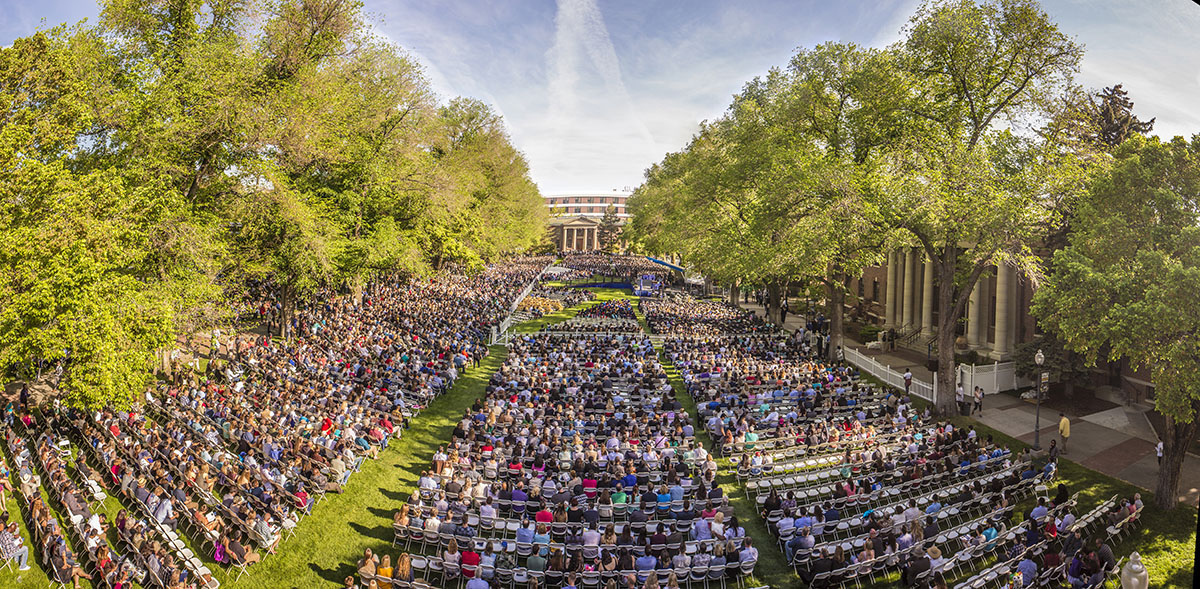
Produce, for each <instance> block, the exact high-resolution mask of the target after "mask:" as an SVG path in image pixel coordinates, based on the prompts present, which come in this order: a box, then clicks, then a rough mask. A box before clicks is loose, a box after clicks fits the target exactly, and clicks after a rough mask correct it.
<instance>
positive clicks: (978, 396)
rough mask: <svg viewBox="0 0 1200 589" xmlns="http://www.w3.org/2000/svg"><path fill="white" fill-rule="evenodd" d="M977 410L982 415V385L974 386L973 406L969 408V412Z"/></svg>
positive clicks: (973, 412)
mask: <svg viewBox="0 0 1200 589" xmlns="http://www.w3.org/2000/svg"><path fill="white" fill-rule="evenodd" d="M977 411H978V412H979V414H980V415H983V387H975V406H974V407H972V408H971V414H972V415H974V414H975V412H977Z"/></svg>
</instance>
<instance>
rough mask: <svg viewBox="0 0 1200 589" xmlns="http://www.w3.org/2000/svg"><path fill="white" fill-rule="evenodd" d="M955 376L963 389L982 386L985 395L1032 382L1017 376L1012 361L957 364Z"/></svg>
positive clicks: (967, 389) (1013, 389)
mask: <svg viewBox="0 0 1200 589" xmlns="http://www.w3.org/2000/svg"><path fill="white" fill-rule="evenodd" d="M956 376H957V379H956V380H957V381H958V383H959V384H961V385H962V387H963V390H964V391H968V392H969V391H973V390H975V387H977V386H978V387H983V392H984V394H987V395H991V394H994V393H1001V392H1004V391H1015V390H1017V389H1020V388H1022V387H1027V386H1031V385H1032V384H1033V382H1032V381H1029V380H1028V379H1024V378H1021V377H1019V376H1017V365H1016V364H1015V363H1013V362H995V363H992V364H959V365H958V373H957V375H956Z"/></svg>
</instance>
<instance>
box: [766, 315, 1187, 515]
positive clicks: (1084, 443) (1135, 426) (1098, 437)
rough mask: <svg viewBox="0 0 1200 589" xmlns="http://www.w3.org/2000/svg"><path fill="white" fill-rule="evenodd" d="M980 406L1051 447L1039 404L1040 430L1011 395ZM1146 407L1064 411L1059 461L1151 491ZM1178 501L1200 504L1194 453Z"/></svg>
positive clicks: (1005, 429) (1025, 405)
mask: <svg viewBox="0 0 1200 589" xmlns="http://www.w3.org/2000/svg"><path fill="white" fill-rule="evenodd" d="M742 308H744V309H746V310H749V311H754V312H755V313H756V314H758V315H764V316H765V309H763V307H762V305H758V304H756V303H753V302H751V303H748V304H743V305H742ZM804 324H805V318H804V316H803V315H792V314H789V315H788V317H787V320H786V321H785V326H784V327H785V328H786V329H788V330H789V331H790V330H795V329H797V328H800V327H802V326H804ZM845 342H846V345H847V346H850V347H855V348H858V350H859V351H861V352H864V353H867V354H869V355H871V356H873V357H874V358H875V359H876V360H878V361H879V362H880V363H882V364H885V365H890V366H891V367H892V368H893V369H895V370H897V371H898V372H902V371H903V370H904V369H905V368H908V369H910V370H912V373H913V377H914V378H915V379H917V380H922V381H925V382H931V381H932V380H933V374H932V373H931V372H930V371H929V370H926V368H925V365H924V360H925V357H924V355H923V354H917V353H916V352H912V351H910V350H896V351H893V352H887V353H881V352H873V351H868V350H866V347H865V346H864V345H863V344H862V343H860V342H857V341H854V340H853V339H851V338H849V337H847V338H846V339H845ZM983 406H984V410H983V413H982V415H977V416H976V417H975V419H976V420H977V421H978V422H979V423H981V424H983V425H986V426H988V427H990V428H992V429H995V430H997V431H1000V432H1002V433H1004V434H1006V435H1009V436H1012V437H1014V438H1017V439H1019V440H1021V441H1023V442H1026V443H1029V444H1032V443H1033V441H1034V430H1035V429H1040V430H1041V444H1042V447H1043V448H1045V447H1047V446H1049V445H1050V440H1053V439H1058V412H1057V411H1055V410H1053V409H1046V408H1042V412H1041V422H1040V428H1037V427H1035V423H1036V422H1037V421H1038V419H1037V406H1036V405H1035V404H1034V403H1032V402H1029V401H1025V400H1022V399H1019V398H1017V397H1016V396H1015V395H1009V394H996V395H990V396H988V397H987V399H985V400H984V404H983ZM1146 409H1147V408H1146V407H1144V406H1143V407H1139V406H1136V405H1134V406H1118V407H1115V408H1112V409H1107V410H1104V411H1099V412H1096V413H1091V414H1088V415H1068V418H1070V420H1071V438H1070V441H1069V445H1068V448H1067V452H1068V454H1067V455H1066V457H1065V458H1064V459H1066V460H1070V461H1072V462H1076V463H1079V464H1080V465H1082V466H1084V467H1086V468H1089V469H1091V470H1094V471H1097V472H1101V473H1104V474H1106V475H1108V476H1111V477H1114V478H1117V479H1120V480H1122V481H1125V482H1127V483H1130V484H1132V485H1136V486H1138V487H1141V488H1143V489H1146V490H1153V489H1154V488H1155V487H1156V486H1157V485H1158V459H1157V457H1156V456H1155V452H1154V447H1155V445H1156V444H1157V443H1158V436H1157V434H1156V433H1155V432H1154V429H1153V428H1152V427H1151V426H1150V422H1149V421H1147V420H1146V415H1145V410H1146ZM1178 500H1179V501H1181V502H1186V503H1187V504H1189V505H1192V506H1198V507H1200V458H1198V457H1196V456H1195V455H1192V454H1188V455H1187V456H1186V457H1185V458H1184V461H1183V471H1182V475H1181V481H1180V485H1179V497H1178Z"/></svg>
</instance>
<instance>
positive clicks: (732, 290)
mask: <svg viewBox="0 0 1200 589" xmlns="http://www.w3.org/2000/svg"><path fill="white" fill-rule="evenodd" d="M738 284H739V282H734V283H733V284H732V285H730V286H729V302H730V303H732V304H733V306H734V307H737V308H738V309H741V308H742V289H741V288H740V287H739V286H738Z"/></svg>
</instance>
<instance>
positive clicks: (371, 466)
mask: <svg viewBox="0 0 1200 589" xmlns="http://www.w3.org/2000/svg"><path fill="white" fill-rule="evenodd" d="M507 354H508V350H507V348H505V347H504V346H492V348H491V355H490V356H488V357H487V358H485V359H484V361H483V362H482V363H481V364H480V365H479V366H478V367H476V368H472V369H471V370H470V372H468V373H467V374H465V375H464V376H462V377H460V378H459V379H458V382H456V383H454V387H452V388H451V389H450V392H448V393H446V394H445V395H442V396H441V397H439V398H437V399H435V400H434V401H433V402H432V403H431V404H430V405H429V407H428V408H426V410H425V411H422V412H421V414H420V415H419V416H417V418H416V419H414V420H413V424H412V427H411V428H409V429H408V430H407V431H406V432H404V437H403V438H402V439H400V440H398V441H393V442H392V443H391V445H390V446H389V447H388V449H387V451H386V452H384V453H382V454H380V456H379V458H378V459H377V460H368V461H367V462H366V463H365V464H363V467H362V470H361V471H359V472H358V473H355V474H354V475H353V476H351V477H350V483H349V485H348V486H347V487H348V488H347V490H346V492H345V493H343V494H342V495H330V496H329V497H328V498H327V499H326V500H325V501H324V502H322V503H321V505H319V506H317V507H316V509H314V510H313V515H311V516H309V517H308V518H305V519H304V521H302V522H301V523H300V526H299V529H298V531H297V532H296V535H295V536H294V537H292V538H291V539H289V540H287V541H285V542H283V543H282V544H281V545H280V547H279V554H277V555H274V556H269V557H268V558H267V559H266V561H265V562H263V563H262V564H259V565H255V566H252V567H250V569H249V570H248V571H247V572H246V575H245V576H244V577H242V580H241V581H239V582H238V583H236V586H237V587H270V588H275V587H306V588H307V587H325V586H328V585H329V584H330V583H336V584H338V585H341V584H342V581H343V580H344V579H345V578H346V577H348V576H350V575H352V574H354V572H355V570H354V569H355V567H354V563H355V562H356V561H357V560H358V559H359V558H361V557H362V554H363V550H364V549H366V548H370V549H371V550H372V551H374V552H376V553H380V554H392V558H393V559H394V558H395V557H396V555H398V554H399V551H398V550H393V549H392V538H393V534H392V513H393V512H395V510H397V509H398V508H399V507H400V505H401V504H402V503H404V502H405V500H406V499H407V498H408V497H409V495H411V494H412V492H413V490H414V489H415V488H416V484H417V478H418V477H419V476H420V474H421V471H422V470H424V469H427V468H429V465H430V461H431V460H432V458H433V453H434V451H435V450H437V448H438V446H439V445H441V444H445V443H446V442H448V441H449V440H450V434H451V433H452V432H453V431H454V424H455V423H457V422H458V419H459V417H461V415H462V412H463V411H464V410H465V409H466V408H468V407H470V406H471V404H472V403H473V402H474V401H475V399H477V398H479V397H480V396H481V395H483V391H484V388H485V387H486V385H487V382H488V379H489V378H490V377H491V375H492V373H493V372H495V371H496V369H497V368H499V367H500V364H501V363H502V362H503V361H504V358H505V356H507Z"/></svg>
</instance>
